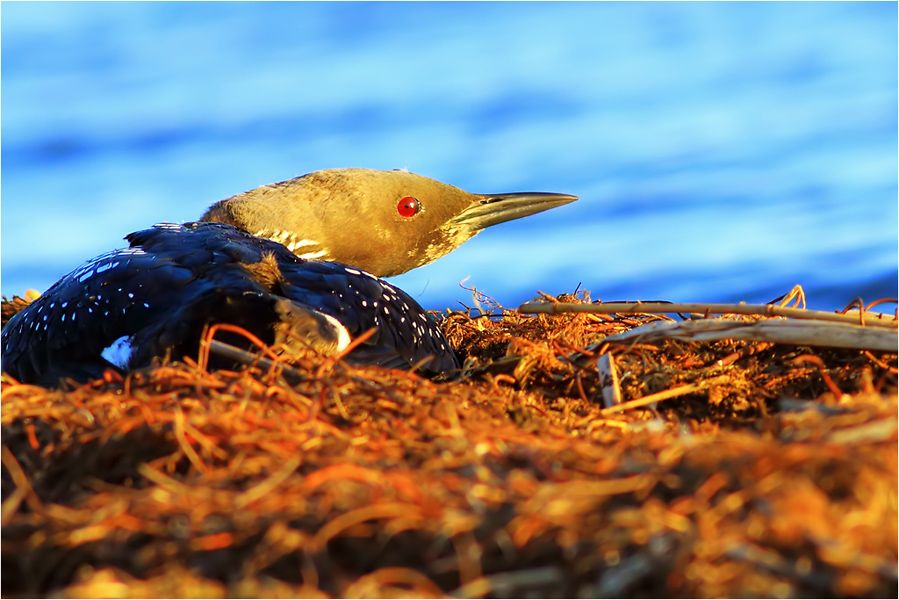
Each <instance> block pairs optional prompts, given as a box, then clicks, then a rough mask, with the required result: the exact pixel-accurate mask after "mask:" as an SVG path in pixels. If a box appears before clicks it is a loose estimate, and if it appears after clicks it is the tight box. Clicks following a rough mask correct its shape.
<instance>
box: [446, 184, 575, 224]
mask: <svg viewBox="0 0 899 600" xmlns="http://www.w3.org/2000/svg"><path fill="white" fill-rule="evenodd" d="M575 200H577V196H571V195H569V194H552V193H549V192H515V193H512V194H481V195H478V196H477V201H476V202H474V203H472V205H471V206H469V207H468V208H466V209H465V210H463V211H462V212H461V213H460V214H459V215H458V216H456V217H454V218H453V219H452V222H454V223H457V224H464V225H466V226H468V227H469V228H471V229H472V230H474V231H479V230H481V229H486V228H487V227H490V226H491V225H496V224H497V223H505V222H506V221H513V220H515V219H520V218H522V217H527V216H529V215H535V214H537V213H541V212H543V211H544V210H549V209H551V208H555V207H557V206H562V205H563V204H568V203H570V202H574V201H575Z"/></svg>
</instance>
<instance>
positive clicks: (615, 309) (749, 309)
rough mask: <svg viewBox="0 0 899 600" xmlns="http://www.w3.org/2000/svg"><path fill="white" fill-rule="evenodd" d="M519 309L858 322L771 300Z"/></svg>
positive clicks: (528, 307) (892, 324) (875, 322)
mask: <svg viewBox="0 0 899 600" xmlns="http://www.w3.org/2000/svg"><path fill="white" fill-rule="evenodd" d="M518 312H521V313H526V314H554V313H636V314H639V313H649V314H660V313H694V314H735V315H763V316H769V317H770V316H775V317H790V318H794V319H817V320H820V321H836V322H840V323H856V324H857V323H858V320H859V315H858V314H849V313H845V314H844V313H832V312H827V311H822V310H806V309H804V308H789V307H786V306H777V305H774V304H703V303H699V302H685V303H671V304H669V303H666V302H606V303H601V304H577V303H574V302H527V303H525V304H522V305H521V306H519V307H518ZM865 326H869V327H882V328H885V329H896V328H897V326H899V321H897V320H896V318H895V317H893V316H890V315H887V314H884V313H870V314H868V313H866V314H865Z"/></svg>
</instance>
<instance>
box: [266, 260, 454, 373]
mask: <svg viewBox="0 0 899 600" xmlns="http://www.w3.org/2000/svg"><path fill="white" fill-rule="evenodd" d="M280 266H281V271H282V273H283V275H284V279H285V281H286V283H282V291H281V293H282V294H283V295H284V296H285V297H287V298H289V299H291V300H293V301H294V302H296V303H299V304H303V305H305V306H309V307H311V308H314V309H316V310H319V311H320V312H323V313H325V314H327V315H330V316H332V317H334V318H335V319H337V320H338V321H340V322H341V323H342V324H343V325H344V327H346V328H347V330H348V332H349V334H350V336H351V337H353V338H355V337H357V336H359V335H361V334H363V333H365V332H366V331H368V330H369V329H371V328H374V329H375V333H374V334H373V335H372V337H370V338H369V339H368V340H367V342H366V343H364V344H362V345H361V346H359V347H358V348H357V349H356V350H354V351H353V352H352V353H350V355H349V356H348V357H347V358H348V359H349V360H351V361H353V362H359V363H368V364H379V365H383V366H388V367H393V368H402V369H407V368H409V367H410V366H412V365H415V364H417V363H420V362H421V361H424V360H425V359H430V360H429V362H427V363H426V364H425V365H424V368H423V370H424V371H426V372H434V373H439V372H443V371H450V370H453V369H456V368H458V367H459V363H458V359H457V358H456V355H455V354H454V353H453V351H452V349H451V348H450V347H449V344H448V343H447V341H446V338H445V337H444V335H443V333H442V332H441V331H440V329H439V328H438V327H437V324H436V323H435V321H434V319H433V318H431V317H430V316H429V315H428V314H427V313H426V312H425V311H424V309H422V307H421V306H420V305H419V304H418V302H416V301H415V300H413V299H412V298H411V297H410V296H409V295H408V294H406V293H405V292H403V291H402V290H400V289H399V288H396V287H394V286H393V285H391V284H389V283H387V282H386V281H384V280H382V279H378V278H377V277H375V276H373V275H370V274H368V273H365V272H364V271H360V270H359V269H355V268H353V267H349V266H346V265H342V264H339V263H330V262H317V261H308V262H305V263H302V264H289V263H288V264H282V265H280Z"/></svg>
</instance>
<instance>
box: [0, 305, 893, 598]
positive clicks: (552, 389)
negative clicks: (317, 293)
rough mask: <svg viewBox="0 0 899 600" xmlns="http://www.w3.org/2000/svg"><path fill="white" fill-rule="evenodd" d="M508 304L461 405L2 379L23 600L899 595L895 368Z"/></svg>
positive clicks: (449, 326) (192, 375)
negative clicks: (640, 329)
mask: <svg viewBox="0 0 899 600" xmlns="http://www.w3.org/2000/svg"><path fill="white" fill-rule="evenodd" d="M549 300H550V301H562V302H577V303H582V302H584V301H585V297H583V296H580V297H574V296H561V297H559V298H549ZM488 308H489V309H490V312H491V313H492V314H493V316H492V317H491V316H489V315H483V316H478V317H471V316H469V315H468V314H463V313H452V314H450V315H448V316H447V317H446V318H445V320H444V322H443V329H444V331H445V332H446V334H447V337H448V339H449V340H450V342H451V343H452V345H453V346H454V348H456V349H457V350H459V351H460V352H461V353H462V354H463V355H465V356H467V357H468V358H467V361H466V375H465V377H462V378H460V379H458V380H455V381H450V382H443V383H440V382H434V381H429V380H427V379H423V378H420V377H418V376H417V375H415V374H409V373H405V372H399V371H390V370H385V369H380V368H376V367H352V366H349V365H347V364H345V363H343V362H339V361H333V360H328V359H322V358H317V357H314V356H309V357H301V358H299V359H297V361H296V362H293V363H292V364H291V367H290V368H291V369H292V371H291V374H292V375H291V377H289V378H288V379H289V383H288V381H285V379H284V376H283V374H282V372H281V369H282V368H283V367H282V366H281V365H279V364H277V362H274V363H267V366H266V367H264V368H262V367H258V366H257V367H250V368H246V369H241V370H237V371H216V372H212V373H209V372H206V371H204V370H202V369H200V368H198V367H197V366H196V363H193V364H173V365H162V366H159V367H157V368H154V369H150V370H147V371H144V372H138V373H134V374H132V375H130V376H128V377H127V378H125V379H124V380H122V378H121V377H119V376H117V375H115V374H112V373H111V372H110V373H109V374H108V376H107V377H106V379H104V380H97V381H94V382H90V383H87V384H84V385H81V386H78V387H73V388H71V389H68V390H65V391H60V390H48V389H44V388H40V387H35V386H28V385H21V384H17V383H16V382H13V381H11V380H8V379H5V380H4V385H3V390H2V408H3V412H2V425H3V454H2V462H3V505H2V523H3V529H2V541H3V557H2V562H3V572H2V575H3V578H2V581H3V583H2V586H3V594H4V596H30V595H42V596H45V595H50V594H55V595H62V596H80V597H104V596H105V597H122V596H132V597H154V596H195V597H207V596H208V597H216V596H243V597H253V596H266V597H290V596H343V597H372V596H376V597H395V596H418V597H420V596H426V597H431V596H448V595H451V596H457V597H482V596H492V597H507V596H516V597H552V596H659V595H661V596H774V597H786V596H888V597H892V596H895V595H896V592H897V573H896V560H897V548H896V546H897V543H896V540H897V489H896V487H897V486H896V469H897V452H896V440H897V436H896V424H897V400H896V386H897V377H896V354H895V353H889V352H881V351H863V350H851V349H821V348H816V347H803V346H796V345H789V344H774V343H769V342H758V341H734V340H719V341H704V342H687V341H679V340H671V339H662V340H657V341H653V342H651V343H650V342H630V343H620V344H607V343H606V344H604V343H603V340H604V339H605V338H606V337H607V336H610V335H613V334H617V333H621V332H625V331H629V330H631V329H633V328H634V327H636V326H640V325H644V324H646V323H650V322H654V321H658V320H664V319H666V317H662V316H659V315H649V314H637V315H621V314H611V315H609V314H590V313H565V314H558V315H537V316H530V315H524V314H520V313H518V312H516V311H507V310H502V309H501V308H499V307H496V306H488ZM3 309H4V320H5V319H6V318H7V316H8V314H9V313H10V312H14V310H15V307H14V306H13V305H12V304H9V303H4V307H3ZM601 356H604V357H605V358H604V359H603V361H600V362H601V363H603V364H605V365H606V366H605V367H603V370H602V372H601V371H600V369H599V368H598V367H597V362H598V359H599V358H600V357H601ZM188 362H190V361H188ZM610 362H611V363H612V364H613V369H614V373H615V377H614V383H613V381H612V377H611V374H610V373H611V371H610V370H609V369H610V368H612V367H609V366H608V365H609V363H610ZM296 375H299V376H296ZM613 388H614V389H613ZM612 392H615V394H617V396H618V398H619V399H620V402H621V403H620V404H609V401H608V400H606V398H610V397H612V396H613V395H615V394H612ZM641 402H642V403H641Z"/></svg>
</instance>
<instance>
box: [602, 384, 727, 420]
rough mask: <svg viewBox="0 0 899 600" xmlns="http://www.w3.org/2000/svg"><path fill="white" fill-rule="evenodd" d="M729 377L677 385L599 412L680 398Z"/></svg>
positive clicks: (604, 412) (609, 413)
mask: <svg viewBox="0 0 899 600" xmlns="http://www.w3.org/2000/svg"><path fill="white" fill-rule="evenodd" d="M724 379H727V377H726V376H722V377H714V378H712V379H707V380H705V381H703V382H701V383H687V384H684V385H679V386H677V387H673V388H670V389H667V390H663V391H661V392H656V393H655V394H650V395H648V396H643V397H642V398H637V399H636V400H628V401H627V402H622V403H621V404H618V405H617V406H610V407H609V408H604V409H602V410H601V411H599V414H601V415H603V416H605V415H611V414H613V413H618V412H623V411H625V410H630V409H632V408H640V407H642V406H646V405H648V404H654V403H656V402H661V401H662V400H670V399H672V398H678V397H680V396H686V395H687V394H692V393H693V392H699V391H702V390H704V389H706V388H707V387H709V386H710V385H713V384H715V383H718V382H719V381H722V380H724Z"/></svg>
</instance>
